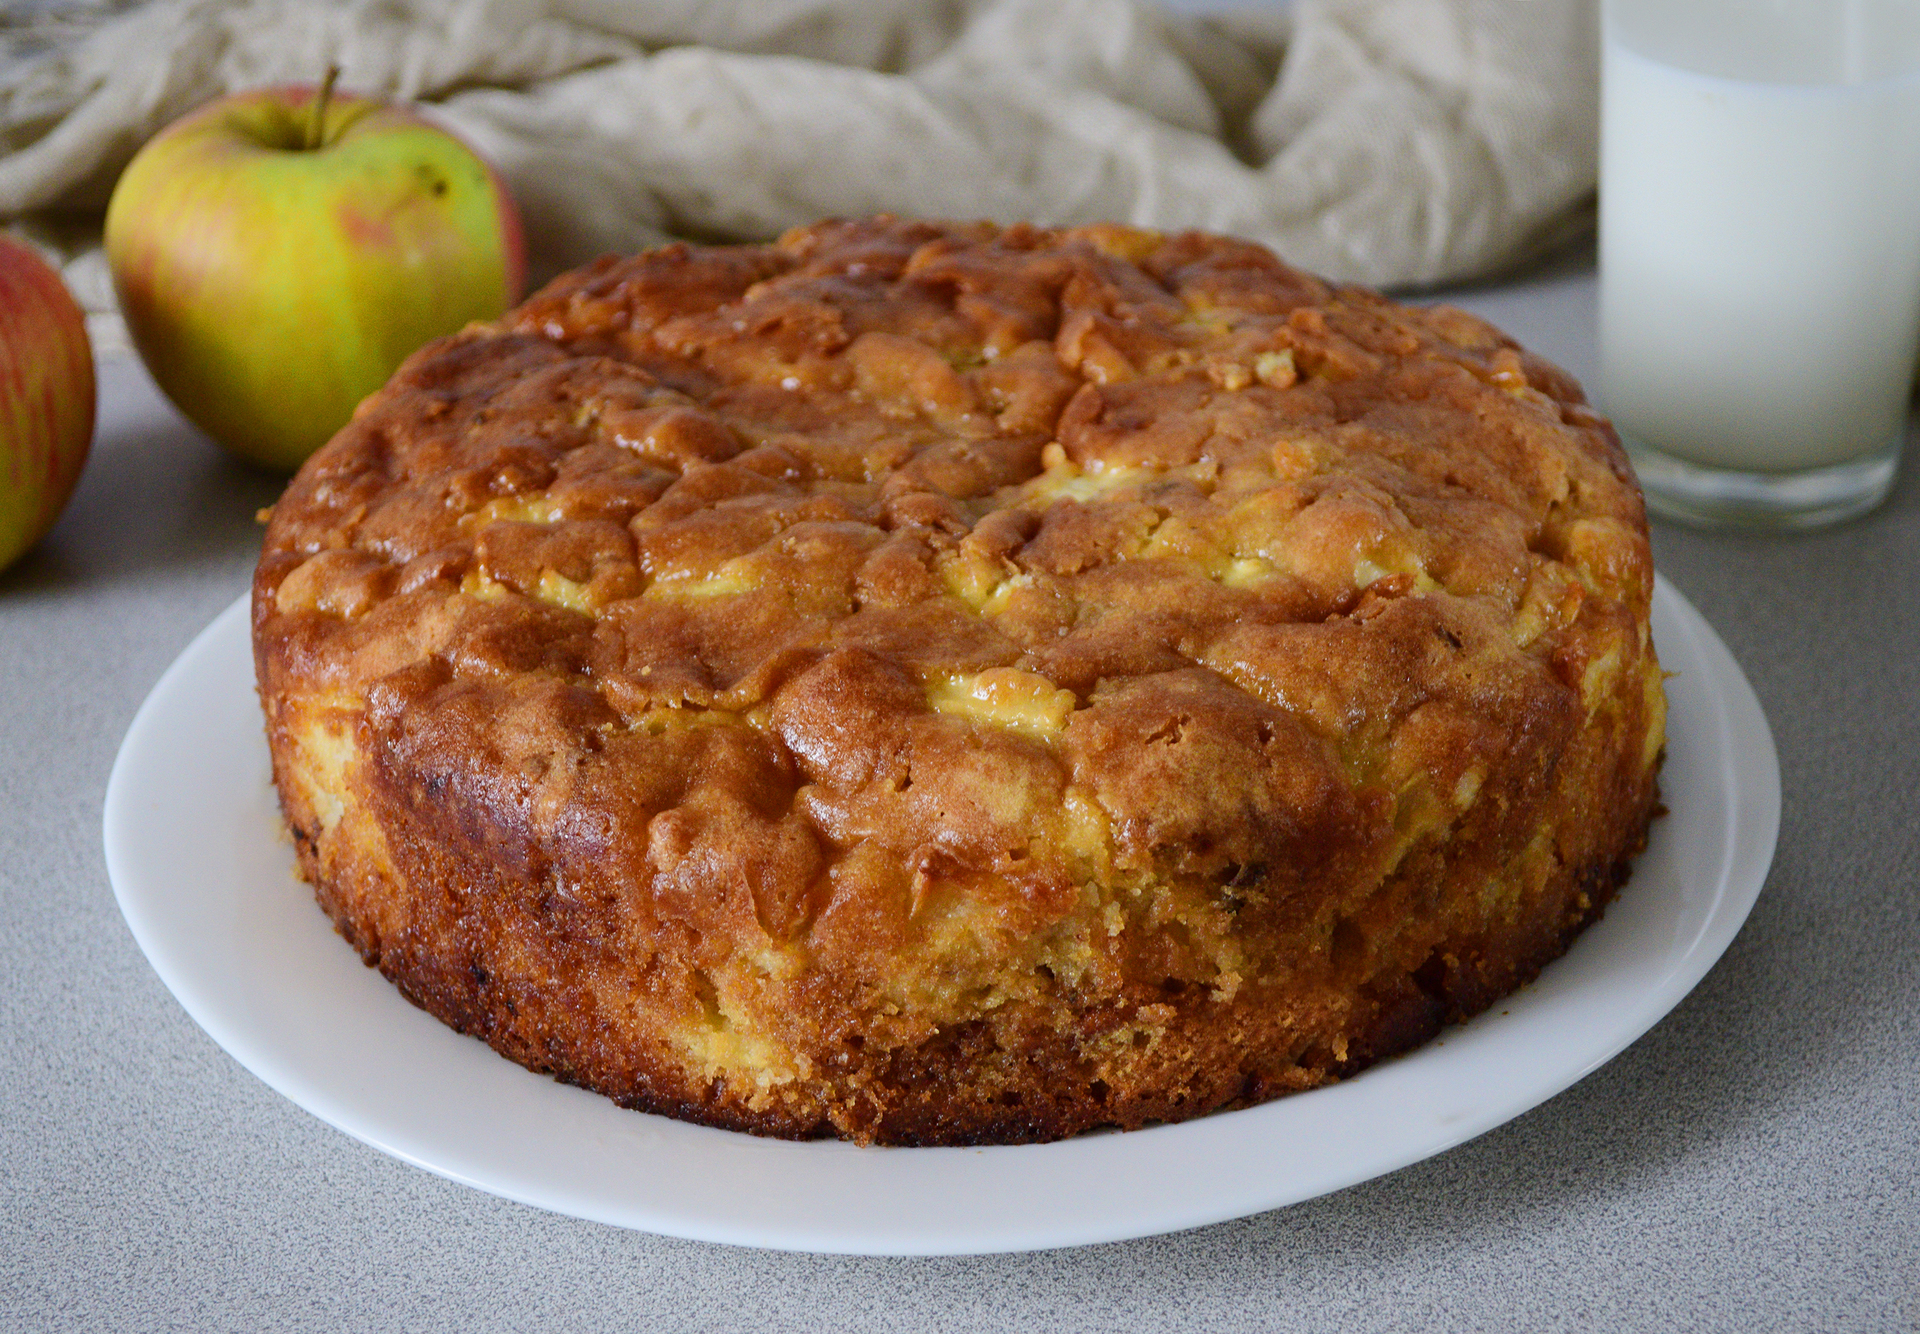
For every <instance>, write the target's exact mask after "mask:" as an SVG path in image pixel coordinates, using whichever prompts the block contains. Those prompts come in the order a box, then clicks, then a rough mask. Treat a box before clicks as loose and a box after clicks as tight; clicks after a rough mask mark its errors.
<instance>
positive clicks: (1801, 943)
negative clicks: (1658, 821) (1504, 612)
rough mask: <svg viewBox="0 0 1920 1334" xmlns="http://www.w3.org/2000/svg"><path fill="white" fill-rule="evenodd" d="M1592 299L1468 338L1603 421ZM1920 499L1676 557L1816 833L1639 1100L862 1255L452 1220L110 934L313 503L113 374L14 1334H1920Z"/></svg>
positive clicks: (31, 952)
mask: <svg viewBox="0 0 1920 1334" xmlns="http://www.w3.org/2000/svg"><path fill="white" fill-rule="evenodd" d="M1593 297H1594V292H1593V279H1592V276H1591V272H1590V269H1589V268H1588V267H1587V264H1586V262H1585V261H1582V260H1578V259H1576V260H1574V261H1570V262H1566V263H1563V264H1561V265H1559V266H1557V267H1549V268H1547V269H1545V270H1542V271H1539V272H1536V273H1534V274H1532V275H1530V276H1529V277H1527V278H1526V279H1524V280H1521V281H1518V282H1514V283H1509V284H1505V285H1503V286H1498V287H1492V288H1486V289H1482V290H1477V291H1470V292H1465V293H1460V294H1456V295H1455V297H1454V298H1453V299H1455V300H1456V301H1457V302H1458V303H1459V304H1462V305H1466V306H1469V307H1471V308H1473V309H1476V310H1478V311H1480V312H1481V313H1483V314H1486V315H1487V316H1489V317H1490V318H1492V319H1493V320H1494V321H1495V322H1496V323H1499V324H1501V325H1503V326H1504V327H1506V328H1507V329H1508V330H1509V331H1511V332H1512V333H1514V334H1515V335H1517V336H1518V337H1520V338H1521V339H1523V340H1524V341H1526V342H1528V343H1529V344H1530V345H1532V346H1533V347H1535V348H1536V349H1538V350H1539V351H1541V352H1543V353H1544V354H1546V355H1548V356H1550V357H1552V358H1554V359H1556V360H1558V361H1560V362H1561V363H1562V364H1564V365H1566V366H1567V367H1568V368H1569V369H1570V370H1572V371H1573V372H1574V373H1575V374H1577V375H1579V376H1581V377H1582V378H1583V379H1586V380H1589V381H1591V378H1592V374H1593V371H1594V340H1593V332H1592V321H1593ZM1917 474H1920V468H1916V467H1911V466H1910V467H1909V468H1908V470H1907V472H1906V475H1905V477H1904V478H1903V480H1902V481H1901V483H1900V484H1899V486H1898V488H1897V490H1896V493H1895V495H1894V497H1893V499H1892V500H1891V502H1890V503H1889V504H1888V505H1887V506H1886V507H1885V508H1883V509H1882V510H1881V511H1880V512H1879V513H1877V514H1875V515H1873V516H1871V517H1869V518H1867V519H1865V520H1862V521H1859V522H1856V523H1853V524H1850V525H1847V526H1845V527H1842V528H1839V529H1836V530H1833V531H1830V532H1827V533H1823V534H1818V535H1813V536H1804V537H1792V538H1778V539H1759V538H1741V537H1726V536H1708V535H1703V534H1699V533H1694V532H1689V531H1685V530H1681V529H1677V528H1673V527H1664V526H1663V527H1656V530H1655V550H1656V555H1657V559H1658V562H1659V565H1660V567H1661V569H1662V570H1663V571H1665V573H1666V574H1667V576H1668V577H1669V578H1670V579H1672V581H1673V582H1674V584H1675V585H1676V586H1677V587H1678V588H1679V589H1680V590H1681V591H1682V592H1683V593H1684V594H1685V595H1686V596H1687V597H1688V598H1689V599H1690V600H1691V601H1692V602H1693V604H1694V605H1695V606H1696V607H1698V608H1699V610H1700V611H1701V612H1702V613H1703V614H1704V615H1705V616H1706V617H1707V619H1708V620H1709V621H1711V622H1712V623H1713V625H1714V626H1715V627H1716V628H1717V629H1718V631H1719V632H1720V634H1721V636H1722V637H1723V638H1724V639H1725V640H1726V642H1727V644H1728V646H1729V647H1730V648H1731V649H1732V650H1733V653H1734V655H1735V656H1736V657H1737V658H1738V659H1739V660H1740V662H1741V663H1742V665H1743V666H1744V667H1745V669H1746V672H1747V674H1748V676H1749V678H1750V679H1751V680H1752V682H1753V685H1754V688H1755V690H1756V691H1757V692H1758V694H1759V696H1760V700H1761V702H1762V704H1763V705H1764V707H1765V708H1766V711H1767V714H1768V717H1769V719H1770V720H1771V722H1772V725H1773V729H1774V735H1775V739H1776V741H1777V743H1778V746H1779V751H1780V761H1781V770H1782V781H1783V787H1784V793H1785V796H1784V812H1783V819H1782V826H1781V833H1780V846H1779V852H1778V854H1777V856H1776V859H1775V862H1774V867H1773V873H1772V876H1771V878H1770V879H1769V881H1768V883H1767V887H1766V889H1765V891H1764V892H1763V893H1762V895H1761V897H1760V900H1759V903H1758V905H1757V906H1756V908H1755V909H1754V912H1753V915H1752V917H1751V918H1750V919H1749V921H1748V923H1747V925H1746V927H1745V929H1744V930H1743V931H1742V932H1741V934H1740V936H1739V937H1738V938H1737V939H1736V940H1735V941H1734V943H1733V946H1732V948H1731V949H1730V950H1729V951H1728V952H1727V955H1726V957H1725V958H1724V959H1723V960H1722V961H1721V962H1720V964H1719V966H1718V967H1716V968H1715V969H1714V970H1713V972H1712V973H1710V974H1709V975H1708V976H1707V978H1706V980H1705V981H1704V982H1703V983H1701V985H1700V986H1699V988H1698V989H1697V990H1696V991H1695V992H1694V993H1693V994H1692V995H1691V996H1690V997H1689V998H1688V999H1687V1000H1685V1001H1683V1002H1682V1003H1681V1004H1680V1006H1679V1007H1678V1008H1677V1009H1676V1010H1675V1011H1674V1012H1673V1013H1672V1014H1671V1015H1670V1016H1668V1017H1667V1019H1666V1020H1664V1021H1663V1022H1662V1023H1660V1024H1659V1025H1658V1026H1657V1027H1655V1028H1654V1029H1653V1030H1652V1031H1651V1032H1650V1033H1648V1034H1647V1035H1646V1036H1645V1037H1644V1038H1642V1039H1641V1040H1640V1041H1639V1042H1637V1043H1635V1044H1634V1045H1633V1046H1632V1047H1631V1048H1629V1049H1628V1050H1627V1051H1626V1052H1625V1053H1624V1054H1622V1055H1621V1056H1620V1057H1618V1058H1617V1059H1616V1060H1614V1061H1613V1062H1612V1063H1611V1064H1609V1065H1607V1066H1605V1067H1604V1068H1603V1069H1601V1070H1599V1071H1598V1072H1596V1073H1595V1074H1593V1075H1591V1076H1589V1077H1588V1078H1587V1079H1586V1080H1584V1081H1583V1082H1581V1083H1579V1084H1577V1085H1576V1086H1574V1087H1573V1088H1572V1089H1570V1090H1569V1091H1567V1092H1565V1093H1563V1094H1561V1095H1560V1096H1558V1097H1556V1098H1554V1099H1552V1100H1550V1101H1548V1102H1547V1103H1545V1104H1544V1105H1543V1106H1541V1107H1539V1108H1537V1109H1535V1110H1534V1111H1532V1112H1530V1113H1528V1114H1527V1115H1525V1116H1522V1117H1520V1118H1519V1119H1518V1120H1515V1121H1513V1122H1511V1123H1510V1124H1508V1125H1506V1126H1504V1127H1502V1128H1500V1129H1498V1130H1495V1131H1493V1132H1492V1133H1490V1134H1487V1135H1485V1136H1482V1137H1481V1138H1480V1139H1478V1140H1475V1141H1472V1142H1470V1143H1468V1144H1465V1145H1463V1146H1461V1147H1459V1148H1456V1149H1454V1150H1452V1151H1451V1152H1448V1153H1445V1154H1443V1155H1441V1156H1439V1157H1437V1158H1433V1159H1430V1160H1428V1161H1426V1162H1423V1163H1420V1164H1417V1165H1415V1166H1413V1167H1409V1168H1406V1169H1404V1170H1402V1171H1400V1172H1397V1173H1394V1174H1392V1175H1390V1176H1387V1177H1383V1178H1381V1179H1378V1180H1375V1181H1372V1182H1369V1183H1366V1184H1364V1185H1360V1186H1356V1187H1353V1188H1351V1189H1349V1190H1345V1191H1342V1192H1339V1193H1338V1194H1335V1195H1331V1196H1328V1197H1325V1198H1322V1199H1318V1200H1314V1201H1310V1202H1308V1203H1305V1204H1301V1205H1297V1206H1295V1207H1293V1208H1289V1209H1284V1210H1279V1211H1276V1212H1274V1213H1269V1214H1264V1215H1260V1216H1258V1217H1254V1218H1248V1219H1243V1220H1241V1221H1238V1222H1233V1223H1225V1224H1221V1225H1218V1226H1215V1227H1209V1228H1204V1229H1200V1230H1198V1231H1194V1232H1188V1233H1182V1234H1178V1235H1174V1236H1165V1237H1153V1238H1146V1239H1143V1240H1139V1241H1133V1242H1127V1243H1122V1244H1115V1245H1108V1246H1097V1247H1089V1248H1085V1249H1079V1250H1067V1251H1055V1252H1046V1253H1040V1254H1029V1255H1014V1256H989V1257H975V1258H967V1259H947V1260H942V1259H930V1260H881V1259H847V1258H834V1257H822V1256H807V1255H788V1254H775V1253H767V1252H759V1251H750V1250H737V1249H729V1248H726V1247H719V1246H710V1245H703V1244H698V1243H692V1242H683V1241H675V1240H670V1239H664V1238H660V1237H653V1236H647V1235H644V1234H639V1233H631V1232H623V1231H619V1230H617V1229H613V1228H609V1227H604V1226H600V1225H597V1224H591V1223H583V1222H578V1221H576V1220H573V1219H570V1218H563V1217H557V1216H554V1215H551V1214H546V1213H542V1212H539V1211H537V1210H534V1209H531V1208H527V1207H525V1206H522V1205H517V1204H512V1203H508V1202H505V1201H502V1200H498V1199H494V1198H492V1197H490V1196H486V1195H482V1194H480V1193H478V1192H476V1191H473V1190H470V1189H467V1188H465V1187H462V1186H458V1185H455V1184H452V1183H450V1182H447V1181H443V1180H441V1179H439V1178H437V1177H433V1176H430V1175H428V1174H426V1173H425V1172H422V1171H419V1170H417V1169H415V1168H412V1167H409V1166H407V1165H406V1164H404V1163H400V1162H398V1161H395V1160H393V1159H389V1158H386V1157H384V1156H382V1155H381V1154H379V1153H377V1152H375V1151H374V1150H372V1149H369V1148H367V1147H365V1146H363V1145H361V1144H359V1143H357V1142H356V1141H354V1140H351V1139H349V1138H348V1137H346V1136H345V1135H343V1134H340V1133H338V1132H337V1131H334V1130H332V1129H330V1128H329V1127H327V1126H326V1125H324V1124H322V1123H321V1122H319V1121H317V1120H315V1119H314V1118H313V1117H312V1116H310V1115H308V1114H307V1113H306V1112H304V1111H302V1110H301V1109H300V1108H298V1107H296V1106H294V1105H293V1104H291V1103H289V1102H287V1101H285V1100H284V1099H282V1098H281V1097H279V1096H278V1095H277V1094H275V1093H274V1092H272V1091H271V1090H270V1089H268V1088H267V1087H266V1086H265V1085H263V1084H261V1083H260V1082H259V1081H258V1080H256V1079H255V1078H254V1077H253V1076H252V1075H250V1074H248V1073H247V1072H246V1071H245V1070H243V1069H242V1068H240V1066H238V1065H237V1064H236V1063H235V1062H234V1061H233V1060H231V1059H230V1058H229V1057H228V1056H227V1055H226V1054H225V1053H224V1052H222V1051H221V1050H220V1049H219V1048H218V1047H216V1046H215V1045H214V1044H213V1042H212V1041H211V1040H210V1039H208V1038H207V1037H206V1036H205V1035H204V1034H203V1033H202V1032H201V1031H200V1030H199V1029H198V1028H197V1027H195V1025H194V1023H193V1021H192V1020H190V1019H189V1018H188V1017H187V1015H186V1014H185V1012H184V1011H182V1010H181V1008H180V1007H179V1005H178V1004H176V1003H175V1002H174V1000H173V998H172V997H171V996H170V995H169V994H168V992H167V991H166V989H165V988H164V987H163V986H162V985H161V984H160V981H159V979H158V978H157V977H156V976H155V975H154V973H153V971H152V969H151V968H149V967H148V965H147V963H146V961H145V959H144V958H143V957H142V956H141V954H140V952H139V950H138V948H137V947H136V946H135V944H134V942H133V938H132V937H131V935H130V934H129V933H128V931H127V928H126V926H125V924H124V923H123V922H122V920H121V918H120V915H119V912H118V911H117V909H116V908H115V905H114V900H113V894H112V891H111V889H110V887H109V885H108V883H107V875H106V869H105V865H104V862H103V859H102V853H101V840H100V810H101V800H102V795H103V793H104V791H105V787H106V782H107V774H108V770H109V768H110V767H111V765H112V763H113V758H114V754H115V751H116V750H117V748H118V746H119V744H120V739H121V736H122V735H123V733H124V732H125V730H126V727H127V724H128V722H129V721H130V720H131V719H132V717H133V714H134V711H135V709H137V708H138V707H139V704H140V702H141V700H142V699H143V698H144V697H145V695H146V693H147V691H148V690H149V688H151V686H152V685H153V683H154V681H155V680H156V679H157V678H158V677H159V675H160V673H161V671H162V670H163V669H164V668H165V667H166V666H167V664H168V663H169V662H171V661H172V659H173V658H174V656H175V655H176V654H177V653H178V652H179V651H180V649H181V648H182V647H183V646H184V645H185V644H186V643H187V641H188V640H189V639H191V638H192V637H193V635H194V634H195V633H196V632H197V631H198V630H199V629H200V628H201V627H202V626H203V625H205V624H206V622H207V621H208V620H210V619H211V618H212V617H213V616H214V614H215V613H217V612H218V611H219V610H220V609H221V608H223V607H225V606H226V605H227V604H228V603H229V602H231V601H232V600H233V599H234V598H235V597H236V596H237V595H238V594H239V593H240V592H242V591H243V590H244V588H245V586H246V582H247V577H248V574H249V571H250V569H251V566H252V562H253V559H254V555H255V553H256V551H257V547H258V541H259V538H258V529H257V528H256V527H255V524H254V519H253V515H254V511H255V510H256V509H257V508H259V507H260V506H262V505H265V504H268V503H270V502H271V501H272V499H273V497H274V494H275V492H276V490H277V486H276V483H275V482H274V481H273V479H271V478H268V477H265V476H262V475H259V474H256V473H252V472H249V471H247V470H245V469H243V468H242V467H240V466H239V465H237V464H234V463H230V462H228V461H227V460H226V459H225V458H224V457H223V456H222V455H221V454H219V453H218V452H217V451H216V450H215V449H214V448H213V446H211V445H210V444H208V443H207V442H206V441H205V440H204V439H203V438H201V437H200V436H198V435H197V434H196V433H195V432H194V431H193V430H192V429H191V428H190V427H188V426H186V425H185V424H183V423H182V422H181V421H180V419H179V418H177V417H176V416H174V415H173V413H172V412H171V410H170V409H169V408H167V407H166V406H165V405H164V403H163V402H161V401H160V400H159V398H158V397H157V395H156V394H155V392H154V390H153V389H152V387H151V385H150V383H149V382H148V381H147V380H146V378H145V376H144V375H143V373H142V372H141V371H140V370H139V368H138V367H137V366H136V365H134V364H132V363H130V362H127V361H124V360H115V361H113V362H110V363H109V364H108V365H107V366H105V367H104V368H103V397H102V418H101V425H100V431H99V436H98V439H97V441H96V444H95V447H94V456H93V458H92V460H91V461H90V463H89V465H88V469H87V474H86V477H85V479H84V480H83V481H82V483H81V486H80V490H79V492H78V494H77V495H76V497H75V499H74V502H73V504H72V506H71V508H70V509H69V510H68V512H67V514H66V515H65V517H64V518H63V519H62V521H61V523H60V525H59V526H58V527H57V528H56V529H55V530H54V533H53V535H52V536H51V537H50V538H49V539H48V540H47V541H46V542H45V543H43V544H42V545H41V546H40V548H38V549H37V550H36V551H35V552H34V553H32V554H31V555H29V556H28V557H27V558H26V559H25V560H24V561H23V562H22V563H21V564H20V565H18V566H17V567H15V568H14V569H13V570H11V571H10V572H8V573H7V574H5V575H3V576H0V976H3V977H4V979H5V985H4V986H0V1163H4V1170H0V1328H4V1329H14V1328H21V1329H42V1328H45V1329H56V1328H58V1329H74V1328H95V1329H129V1330H131V1329H149V1328H186V1329H246V1330H265V1329H279V1328H315V1329H388V1328H392V1329H427V1328H461V1329H476V1330H478V1329H495V1328H499V1329H538V1328H607V1329H612V1328H636V1329H637V1328H649V1329H667V1330H677V1329H699V1330H733V1329H754V1330H765V1329H774V1330H785V1329H794V1330H812V1329H823V1330H824V1329H836V1330H837V1329H877V1330H946V1329H963V1330H969V1331H974V1330H988V1329H1014V1330H1037V1329H1047V1330H1081V1329H1088V1330H1092V1329H1123V1330H1124V1329H1153V1330H1183V1329H1223V1330H1241V1329H1262V1330H1265V1329H1274V1330H1290V1329H1314V1330H1326V1329H1336V1328H1338V1329H1383V1330H1386V1329H1406V1330H1438V1329H1466V1328H1473V1329H1489V1330H1499V1329H1520V1328H1527V1329H1538V1328H1561V1327H1565V1328H1580V1329H1613V1328H1686V1329H1722V1328H1724V1329H1809V1330H1812V1329H1819V1330H1840V1329H1914V1328H1916V1327H1917V1326H1920V1204H1917V1203H1916V1200H1920V592H1917V591H1916V588H1915V584H1914V577H1915V575H1916V574H1917V573H1920V475H1917ZM193 765H194V757H193V756H191V755H182V756H181V757H180V777H181V781H182V782H191V781H192V779H193Z"/></svg>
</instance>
